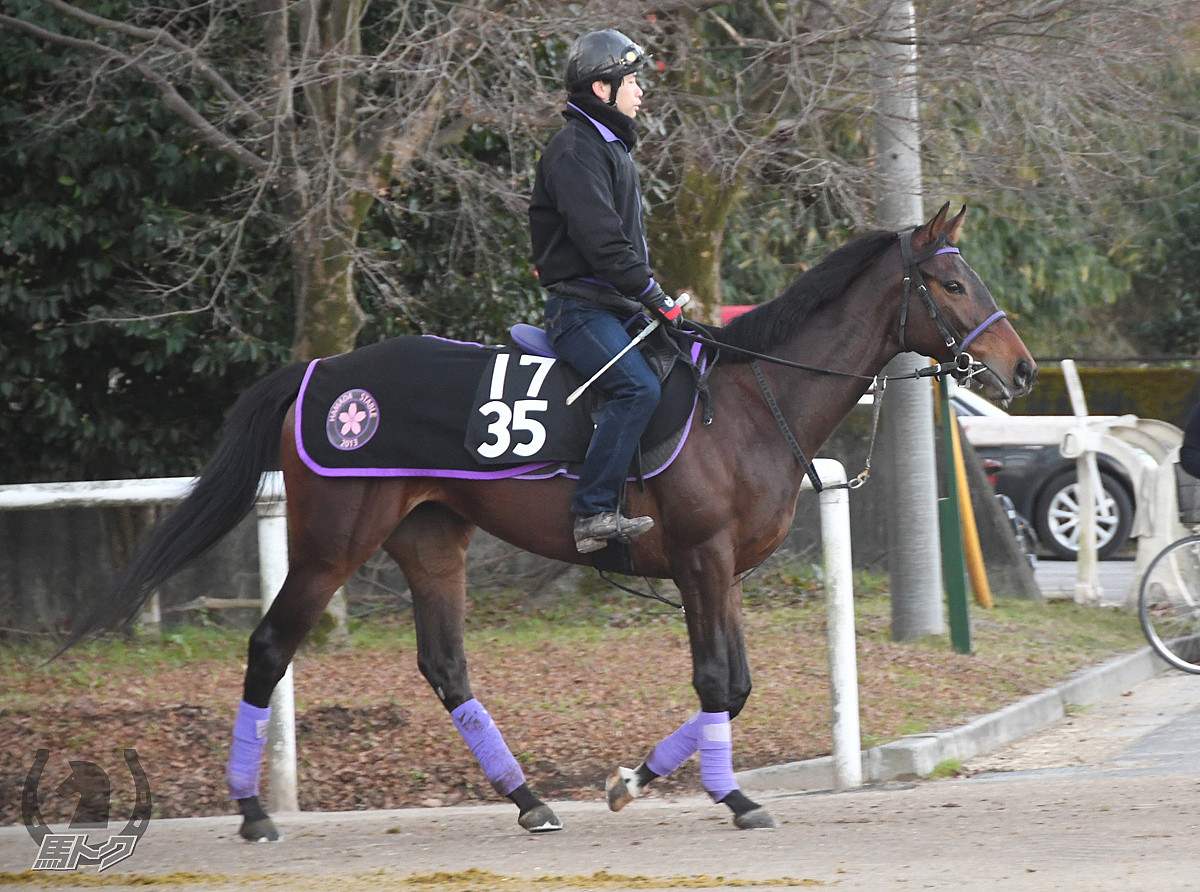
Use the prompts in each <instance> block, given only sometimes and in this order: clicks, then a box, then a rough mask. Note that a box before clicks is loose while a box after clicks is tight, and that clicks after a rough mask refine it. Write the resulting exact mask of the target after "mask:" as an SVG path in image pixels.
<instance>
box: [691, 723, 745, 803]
mask: <svg viewBox="0 0 1200 892" xmlns="http://www.w3.org/2000/svg"><path fill="white" fill-rule="evenodd" d="M700 716H701V722H702V723H703V726H702V727H701V728H700V741H699V746H700V783H701V784H703V786H704V789H705V790H707V791H708V795H710V796H712V798H713V802H720V801H721V800H722V799H724V798H725V797H726V796H728V795H729V794H730V793H732V792H733V791H734V790H736V789H737V788H738V784H737V781H736V780H734V779H733V735H732V733H731V728H730V726H729V713H727V712H702V713H701V714H700Z"/></svg>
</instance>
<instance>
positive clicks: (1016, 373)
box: [1013, 359, 1037, 393]
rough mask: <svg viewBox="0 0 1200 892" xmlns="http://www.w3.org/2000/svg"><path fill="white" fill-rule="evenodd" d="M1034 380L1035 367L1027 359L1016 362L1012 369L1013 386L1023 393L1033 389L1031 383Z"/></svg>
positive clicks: (1035, 378) (1035, 374)
mask: <svg viewBox="0 0 1200 892" xmlns="http://www.w3.org/2000/svg"><path fill="white" fill-rule="evenodd" d="M1036 380H1037V366H1036V365H1034V364H1033V363H1032V362H1030V361H1029V360H1028V359H1019V360H1017V364H1016V366H1015V367H1014V368H1013V384H1015V385H1016V386H1017V387H1018V388H1019V389H1020V391H1021V392H1022V393H1024V392H1026V391H1028V390H1029V389H1031V388H1032V387H1033V382H1034V381H1036Z"/></svg>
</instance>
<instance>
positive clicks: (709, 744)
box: [646, 712, 738, 802]
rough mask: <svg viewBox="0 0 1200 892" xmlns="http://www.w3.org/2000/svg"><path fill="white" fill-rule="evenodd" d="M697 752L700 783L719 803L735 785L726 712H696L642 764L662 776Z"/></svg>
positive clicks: (727, 714)
mask: <svg viewBox="0 0 1200 892" xmlns="http://www.w3.org/2000/svg"><path fill="white" fill-rule="evenodd" d="M697 750H699V751H700V782H701V783H702V784H703V785H704V789H705V790H707V791H708V793H709V795H711V796H712V798H713V799H714V800H716V801H717V802H720V801H721V800H722V799H724V798H725V797H726V796H728V795H729V794H730V793H732V792H733V791H734V790H736V789H737V788H738V785H737V781H735V780H734V779H733V738H732V735H731V734H730V725H729V713H728V712H697V713H696V714H695V715H693V716H692V717H691V718H690V719H688V720H687V721H686V722H684V723H683V724H682V725H681V726H680V727H679V728H678V729H677V730H676V731H674V732H672V733H671V734H670V735H669V736H668V737H666V738H665V739H664V740H663V741H662V743H660V744H659V745H658V746H656V747H655V748H654V751H653V752H652V753H650V757H649V758H648V759H646V767H647V768H649V769H650V770H651V771H653V772H654V773H655V774H657V775H658V776H659V777H665V776H666V775H668V774H670V773H671V772H672V771H674V770H675V769H676V768H678V767H679V766H680V765H682V764H683V763H684V762H686V761H687V760H688V759H689V758H690V757H691V755H692V753H694V752H696V751H697Z"/></svg>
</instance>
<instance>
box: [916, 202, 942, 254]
mask: <svg viewBox="0 0 1200 892" xmlns="http://www.w3.org/2000/svg"><path fill="white" fill-rule="evenodd" d="M949 211H950V202H948V201H947V202H946V203H945V204H944V205H942V209H941V210H940V211H938V212H937V213H936V214H934V215H933V219H932V220H930V221H929V222H928V223H926V224H925V225H924V226H922V227H920V228H918V229H917V231H916V232H914V233H913V237H912V246H913V247H914V248H924V247H925V246H926V245H928V244H930V243H932V242H933V240H934V239H935V238H937V237H938V236H939V235H940V234H941V232H942V230H943V229H944V228H945V226H946V214H947V213H949Z"/></svg>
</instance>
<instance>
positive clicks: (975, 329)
mask: <svg viewBox="0 0 1200 892" xmlns="http://www.w3.org/2000/svg"><path fill="white" fill-rule="evenodd" d="M949 210H950V203H949V202H946V204H944V205H942V209H941V210H940V211H938V212H937V214H935V215H934V217H933V219H932V220H930V221H929V222H928V223H926V224H925V225H924V226H919V227H918V228H917V229H915V230H914V231H913V232H912V233H911V234H909V233H906V234H905V235H904V236H903V237H902V238H901V261H902V263H903V265H904V279H905V281H904V283H902V285H901V286H900V287H901V294H902V298H901V299H902V301H903V302H904V304H905V305H904V306H902V307H901V310H900V327H899V333H900V345H901V348H902V349H904V350H915V351H918V352H920V353H923V354H925V355H926V356H931V357H933V358H934V359H936V360H938V361H939V362H950V361H954V360H957V361H958V362H959V364H960V365H961V366H964V367H965V366H966V363H967V362H968V361H969V360H974V363H973V364H972V366H971V368H972V369H973V370H974V371H973V374H972V377H976V378H978V379H979V380H980V381H981V382H982V383H983V386H984V391H985V392H986V393H987V395H988V396H989V397H991V398H992V399H995V400H998V401H1000V402H1001V403H1003V404H1005V405H1007V403H1008V401H1009V400H1011V399H1012V398H1013V397H1018V396H1023V395H1024V394H1026V393H1028V392H1029V391H1030V389H1031V388H1032V387H1033V383H1034V381H1036V380H1037V363H1035V362H1034V361H1033V357H1032V356H1031V355H1030V354H1029V350H1027V349H1026V347H1025V344H1024V343H1023V342H1022V341H1021V338H1020V337H1018V335H1017V333H1016V331H1014V330H1013V327H1012V325H1011V324H1009V321H1008V320H1007V319H1006V318H1005V317H1004V313H1003V312H1002V311H1001V310H1000V309H999V308H998V307H997V306H996V301H995V299H994V298H993V297H992V294H991V292H990V291H988V288H987V286H986V285H984V284H983V280H982V279H980V278H979V275H978V274H977V273H976V272H975V270H973V269H971V267H970V266H968V265H967V262H966V261H965V260H963V258H962V255H961V254H959V253H958V249H957V248H955V247H954V244H955V242H957V241H958V236H959V233H960V232H961V231H962V225H963V218H964V217H965V216H966V213H967V209H966V208H965V207H964V208H963V209H962V210H961V211H959V212H958V214H957V215H956V216H954V217H952V218H948V213H949Z"/></svg>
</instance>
